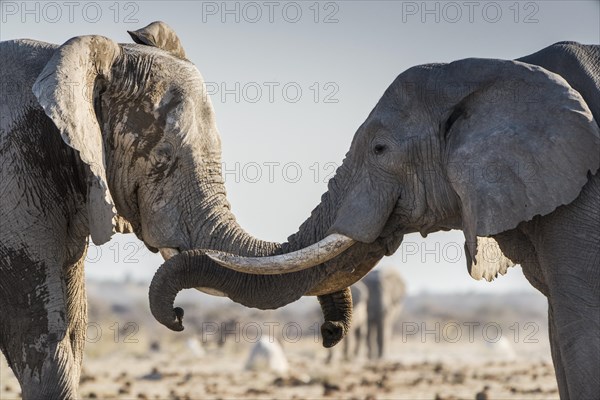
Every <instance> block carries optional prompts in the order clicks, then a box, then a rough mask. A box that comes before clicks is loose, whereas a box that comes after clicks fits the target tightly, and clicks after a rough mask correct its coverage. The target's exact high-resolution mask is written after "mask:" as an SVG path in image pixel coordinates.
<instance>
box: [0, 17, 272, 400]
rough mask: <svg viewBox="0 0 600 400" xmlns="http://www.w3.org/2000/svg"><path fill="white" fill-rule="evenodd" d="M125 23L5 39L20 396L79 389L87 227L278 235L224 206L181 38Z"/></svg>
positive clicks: (149, 235)
mask: <svg viewBox="0 0 600 400" xmlns="http://www.w3.org/2000/svg"><path fill="white" fill-rule="evenodd" d="M130 35H131V36H132V38H133V39H134V41H135V42H136V43H137V44H117V43H115V42H113V41H112V40H110V39H107V38H105V37H101V36H81V37H75V38H73V39H71V40H69V41H67V42H66V43H65V44H63V45H62V46H57V45H53V44H48V43H43V42H38V41H32V40H14V41H7V42H2V43H0V52H1V54H2V57H1V58H0V74H1V78H2V79H1V80H2V82H3V83H6V85H4V84H3V85H2V86H3V89H2V90H1V91H0V112H1V116H2V119H1V125H0V165H1V168H0V221H2V222H1V224H2V225H1V229H0V310H2V311H1V314H0V348H1V349H2V352H3V353H4V355H5V356H6V359H7V361H8V363H9V365H10V366H11V368H12V369H13V371H14V372H15V375H16V376H17V379H18V380H19V383H20V384H21V388H22V393H23V397H24V398H26V399H31V398H44V399H63V398H75V397H76V396H77V387H78V383H79V375H80V368H81V362H82V352H83V343H84V335H85V328H86V322H87V309H86V294H85V284H84V272H83V261H84V258H85V255H86V250H87V243H88V237H89V236H91V238H92V240H93V241H94V242H95V243H96V244H102V243H105V242H106V241H108V240H109V239H110V237H111V235H112V234H113V232H114V231H115V230H116V231H117V232H123V233H126V232H135V234H136V235H137V236H138V237H139V238H140V239H141V240H143V241H144V243H145V244H146V245H147V246H148V247H149V248H150V249H151V250H153V251H157V249H159V248H175V249H179V250H186V249H191V248H195V247H199V248H211V249H221V250H226V251H230V252H235V253H239V254H250V255H261V253H260V252H261V251H265V252H273V251H274V250H275V249H277V248H279V245H277V244H272V243H267V242H261V241H258V240H257V239H255V238H253V237H251V236H249V235H248V234H247V233H245V232H244V231H243V230H242V229H241V228H240V227H239V226H238V224H237V222H236V220H235V217H234V216H233V215H232V214H231V212H230V206H229V204H228V202H227V199H226V197H225V188H224V185H223V179H222V175H221V148H220V138H219V134H218V130H217V127H216V122H215V116H214V112H213V109H212V105H211V103H210V99H209V98H208V97H207V95H206V91H205V88H204V82H203V79H202V77H201V75H200V73H199V72H198V70H197V69H196V68H195V66H194V65H193V64H192V63H191V62H190V61H188V60H187V59H186V56H185V52H184V50H183V47H182V46H181V43H180V41H179V39H178V37H177V36H176V35H175V33H174V32H173V31H172V30H171V29H170V28H169V27H168V26H167V25H166V24H164V23H153V24H150V25H149V26H147V27H146V28H143V29H140V30H138V31H135V32H130ZM5 89H6V90H5ZM117 213H118V215H117Z"/></svg>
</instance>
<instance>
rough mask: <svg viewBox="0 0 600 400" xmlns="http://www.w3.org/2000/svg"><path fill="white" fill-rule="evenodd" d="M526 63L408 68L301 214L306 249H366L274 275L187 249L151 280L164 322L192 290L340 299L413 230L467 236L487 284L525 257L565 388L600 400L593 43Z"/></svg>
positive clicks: (597, 64)
mask: <svg viewBox="0 0 600 400" xmlns="http://www.w3.org/2000/svg"><path fill="white" fill-rule="evenodd" d="M522 60H523V61H524V62H519V61H502V60H486V59H467V60H461V61H457V62H454V63H450V64H432V65H424V66H418V67H414V68H411V69H409V70H407V71H405V72H404V73H402V74H401V75H399V76H398V78H397V79H396V80H395V81H394V82H393V83H392V84H391V85H390V87H389V88H388V89H387V90H386V91H385V93H384V95H383V97H382V98H381V100H380V101H379V103H378V104H377V105H376V106H375V108H374V109H373V111H372V112H371V114H370V115H369V117H368V118H367V119H366V121H365V122H364V123H363V124H362V125H361V126H360V127H359V129H358V131H357V132H356V135H355V137H354V139H353V141H352V144H351V147H350V150H349V152H348V153H347V155H346V159H345V160H344V162H343V164H342V166H341V167H340V168H339V169H338V171H337V173H336V176H335V177H334V178H332V180H331V181H330V184H329V190H328V192H327V193H326V194H325V195H324V196H323V198H322V202H321V204H320V205H319V206H318V207H317V208H316V209H315V211H314V212H313V215H312V216H311V218H310V219H309V220H308V221H307V223H305V224H309V225H310V226H313V229H312V230H313V232H314V234H313V241H312V242H311V243H314V242H316V241H317V240H320V239H321V238H322V237H323V235H324V233H325V232H327V233H339V234H344V235H346V236H349V237H351V238H353V239H355V240H356V241H357V242H358V243H357V244H355V245H354V246H352V247H350V248H349V249H348V250H346V251H345V252H344V253H342V254H341V255H339V256H338V257H336V258H334V259H332V260H330V261H328V262H326V263H324V264H321V265H317V266H315V267H313V268H312V269H309V270H305V271H301V272H295V273H291V274H288V275H271V276H264V275H259V276H252V275H245V274H240V273H236V272H233V271H231V270H228V269H225V268H219V267H217V266H215V265H214V264H212V263H211V262H210V261H208V260H207V259H206V258H205V257H203V253H202V252H198V251H195V252H188V253H185V254H181V255H180V256H178V257H177V258H176V259H171V260H169V262H167V263H166V264H165V265H163V266H162V267H161V268H160V269H159V270H158V271H157V274H156V276H155V278H154V280H153V283H152V285H151V288H150V289H151V291H150V301H151V309H152V311H153V313H154V315H155V317H156V318H157V319H158V320H159V321H160V322H162V323H163V324H165V325H167V326H169V327H171V328H173V329H177V328H181V321H180V320H179V319H177V320H176V319H174V314H173V311H172V304H173V300H174V298H175V295H176V293H177V292H178V291H179V290H181V289H183V288H189V287H194V286H207V287H213V288H215V289H218V290H220V291H221V292H223V293H225V294H226V295H227V296H229V297H230V298H231V299H233V300H234V301H237V302H240V303H242V304H245V305H247V306H251V307H258V308H277V307H280V306H282V305H285V304H287V303H289V302H291V301H294V300H295V299H297V298H298V297H300V296H302V295H305V294H308V295H319V296H326V295H328V294H331V293H332V294H334V295H336V293H337V292H340V291H341V290H343V289H344V288H345V287H347V286H348V285H350V284H352V283H354V282H355V281H356V280H358V279H360V278H361V277H362V276H363V275H365V274H366V273H367V272H368V271H369V270H370V269H371V268H372V267H373V266H374V265H375V263H376V262H377V261H378V260H379V258H381V257H382V256H383V255H384V254H391V253H393V252H394V251H395V250H396V249H397V247H398V246H399V244H400V242H401V238H402V236H403V235H404V234H407V233H412V232H420V233H421V234H422V235H423V236H425V235H427V234H428V233H431V232H436V231H440V230H449V229H461V230H462V231H463V232H464V234H465V238H466V246H465V248H466V254H467V259H468V268H469V271H470V273H471V275H472V276H474V277H477V278H480V277H484V278H486V279H492V278H493V277H495V276H496V275H497V274H498V273H504V272H505V271H506V268H508V267H509V266H511V265H513V264H515V263H519V264H521V266H522V267H523V271H524V274H525V276H526V277H527V279H528V280H529V281H530V282H531V284H532V285H533V286H535V287H536V288H537V289H539V290H540V291H541V292H542V293H544V294H545V295H546V296H547V297H548V302H549V321H550V341H551V345H552V356H553V360H554V365H555V369H556V374H557V379H558V384H559V390H560V395H561V397H562V398H564V399H568V398H573V399H579V398H595V397H597V394H598V393H600V378H599V375H598V374H597V372H598V371H599V370H600V360H599V357H598V354H600V337H599V332H600V326H599V325H600V322H599V321H600V289H599V287H598V281H599V273H600V233H599V232H600V230H598V229H597V227H598V226H599V225H600V202H599V201H598V198H599V196H600V177H599V176H598V173H597V171H598V167H599V164H600V129H599V127H598V123H597V121H598V120H599V118H600V105H599V101H600V100H599V99H600V95H599V92H600V47H599V46H597V45H594V46H589V45H580V44H577V43H558V44H555V45H553V46H550V47H548V48H546V49H543V50H541V51H540V52H538V53H535V54H532V55H530V56H527V57H524V58H523V59H522ZM315 213H316V215H315ZM315 217H317V218H318V221H319V222H320V224H321V226H320V227H318V225H317V226H315V223H316V222H315ZM300 234H301V235H302V237H303V238H306V236H305V235H306V234H307V233H306V232H305V231H303V229H302V227H301V230H300ZM297 235H298V234H296V235H294V236H292V237H291V239H295V238H296V237H297ZM309 244H310V243H309ZM291 248H292V249H295V248H296V247H295V246H294V245H292V246H291ZM281 250H283V251H287V248H286V247H285V246H284V248H283V249H281ZM274 292H277V293H276V294H275V295H273V293H274Z"/></svg>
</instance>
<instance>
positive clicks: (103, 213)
mask: <svg viewBox="0 0 600 400" xmlns="http://www.w3.org/2000/svg"><path fill="white" fill-rule="evenodd" d="M120 52H121V49H120V47H119V46H118V45H117V44H116V43H115V42H113V41H112V40H110V39H107V38H105V37H102V36H80V37H75V38H73V39H70V40H69V41H67V42H66V43H65V44H63V45H62V46H61V47H60V48H58V49H57V50H56V52H55V53H54V55H53V56H52V58H51V59H50V61H48V63H47V64H46V66H45V67H44V69H43V70H42V72H41V73H40V75H39V76H38V78H37V80H36V81H35V83H34V84H33V88H32V89H33V93H34V94H35V96H36V97H37V99H38V102H39V104H40V105H41V106H42V107H43V109H44V111H45V112H46V115H48V117H50V118H51V119H52V121H53V122H54V124H55V125H56V127H57V128H58V130H59V131H60V134H61V136H62V138H63V140H64V141H65V143H66V144H67V145H69V146H70V147H72V148H73V149H75V150H77V152H79V157H80V158H81V161H82V162H83V163H85V165H86V166H87V168H88V172H89V175H90V177H89V180H88V193H87V210H88V224H89V230H90V235H91V236H92V240H93V241H94V243H96V244H98V245H99V244H103V243H106V242H107V241H109V240H110V237H111V236H112V234H113V219H114V218H115V216H116V212H115V208H114V204H113V200H112V197H111V195H110V192H109V190H108V183H107V180H106V168H105V159H104V146H103V138H102V133H101V130H100V125H99V124H98V120H97V119H96V114H95V111H94V99H95V97H96V92H97V91H98V90H99V88H100V86H101V84H102V80H103V79H104V80H109V79H110V73H111V67H112V65H113V63H114V61H115V59H116V58H117V57H118V56H119V54H120Z"/></svg>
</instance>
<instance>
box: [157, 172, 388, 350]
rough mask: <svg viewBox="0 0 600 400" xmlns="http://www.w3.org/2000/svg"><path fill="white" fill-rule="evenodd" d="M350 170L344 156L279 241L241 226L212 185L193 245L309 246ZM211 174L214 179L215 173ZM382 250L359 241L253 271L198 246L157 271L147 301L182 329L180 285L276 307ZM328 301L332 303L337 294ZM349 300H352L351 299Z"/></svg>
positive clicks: (347, 281)
mask: <svg viewBox="0 0 600 400" xmlns="http://www.w3.org/2000/svg"><path fill="white" fill-rule="evenodd" d="M350 170H351V168H349V167H348V166H347V165H346V161H345V162H344V164H342V166H341V167H340V168H338V171H337V173H336V175H335V176H334V177H333V178H332V179H331V180H330V181H329V185H328V191H327V192H326V193H325V194H323V196H322V198H321V203H320V204H319V205H318V206H317V207H316V208H315V209H314V210H313V211H312V213H311V216H310V217H309V218H308V219H307V220H306V221H305V222H304V223H303V224H302V225H301V226H300V228H299V230H298V232H296V233H295V234H293V235H292V236H290V237H289V238H288V241H287V243H283V244H279V243H273V242H265V241H261V240H258V239H256V238H254V237H252V236H251V235H249V234H248V233H247V232H246V231H244V230H243V229H242V228H241V227H240V226H239V225H238V223H237V221H236V220H235V217H234V216H233V214H232V213H231V211H230V207H229V204H228V202H227V200H226V197H225V191H224V189H219V188H216V189H218V191H219V192H221V191H222V193H217V194H215V191H214V190H213V192H212V195H211V196H210V198H209V199H210V202H211V203H212V206H211V207H209V206H208V205H201V207H199V208H197V209H199V210H201V211H200V212H199V213H198V215H196V217H197V218H196V221H197V222H196V224H195V226H194V228H193V229H190V231H191V232H192V236H193V237H195V238H197V239H196V240H195V242H194V243H193V246H192V248H197V249H202V248H204V249H215V250H221V251H227V252H230V253H233V254H238V255H247V256H271V255H277V254H282V253H289V252H293V251H295V250H299V249H303V248H305V247H307V246H310V245H312V244H313V243H316V242H318V241H320V240H322V239H323V238H325V237H326V236H327V231H328V229H329V228H330V226H331V225H332V223H333V221H334V220H335V218H336V213H337V209H338V203H339V201H340V199H342V198H343V196H344V191H345V186H346V183H347V182H348V175H349V173H348V171H350ZM219 179H220V178H219ZM215 180H218V179H217V177H215ZM207 201H208V200H207ZM215 204H216V206H215ZM384 254H385V245H384V244H382V243H373V244H369V245H367V244H363V243H357V244H355V245H354V246H352V247H351V248H349V249H348V250H346V251H345V252H343V253H342V254H340V255H339V256H336V257H335V258H333V259H331V260H329V261H327V262H325V263H322V264H319V265H317V266H315V267H313V268H311V269H307V270H303V271H298V272H290V273H286V274H276V275H258V274H257V275H254V274H248V273H244V272H237V271H233V270H230V269H227V268H224V267H222V266H220V265H218V264H217V263H215V262H214V261H212V260H210V259H209V258H208V257H207V256H206V255H205V254H204V253H203V252H201V251H196V250H190V251H185V252H182V253H181V254H179V255H177V256H174V257H172V258H171V259H169V260H168V261H167V262H165V263H164V264H163V265H162V266H161V267H160V268H159V270H158V271H157V272H156V275H155V277H154V279H153V281H152V285H151V287H150V307H151V309H152V313H153V315H154V316H155V318H156V319H157V320H158V321H159V322H161V323H162V324H164V325H166V326H167V327H169V328H171V329H174V330H181V329H183V327H182V325H181V317H182V311H183V310H181V309H177V308H175V309H173V302H174V300H175V297H176V295H177V293H178V292H179V291H180V290H183V289H188V288H202V290H203V291H207V292H210V293H219V294H223V295H225V296H227V297H229V298H230V299H232V300H233V301H235V302H238V303H240V304H243V305H245V306H247V307H254V308H260V309H274V308H278V307H282V306H284V305H286V304H288V303H290V302H292V301H295V300H297V299H298V298H300V297H302V296H303V295H320V296H324V295H325V296H326V295H328V294H329V293H336V292H339V291H343V290H344V289H345V288H346V287H348V286H350V285H352V284H353V283H354V282H356V281H357V280H359V279H360V278H361V277H362V276H363V275H365V274H366V273H367V272H368V271H369V270H370V269H371V268H372V267H373V266H375V264H376V263H377V261H379V259H380V258H381V257H383V255H384ZM333 297H335V296H333ZM332 301H333V303H335V302H336V301H340V300H332ZM341 302H342V303H343V301H341ZM349 302H350V304H351V300H350V301H349ZM326 312H328V313H330V314H332V316H331V317H329V318H326V320H331V321H346V322H343V323H342V325H344V326H346V325H347V324H348V323H349V319H348V320H346V319H344V318H342V317H340V316H337V315H333V311H329V309H328V311H326ZM348 318H349V317H348ZM342 332H344V331H342ZM331 342H332V343H333V340H332V341H331ZM328 343H329V342H328ZM333 344H335V343H333ZM333 344H332V345H333Z"/></svg>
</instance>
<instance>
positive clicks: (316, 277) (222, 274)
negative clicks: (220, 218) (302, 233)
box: [149, 250, 324, 331]
mask: <svg viewBox="0 0 600 400" xmlns="http://www.w3.org/2000/svg"><path fill="white" fill-rule="evenodd" d="M323 274H324V271H323V270H322V269H317V270H311V271H310V272H308V271H302V272H297V273H292V274H286V275H269V276H265V275H251V274H244V273H241V272H236V271H232V270H229V269H226V268H222V267H220V266H219V265H218V264H216V263H215V262H213V261H212V260H210V259H209V258H208V257H206V256H205V255H204V254H203V253H202V251H200V250H190V251H185V252H183V253H180V254H179V255H177V256H175V257H172V258H171V259H169V260H168V261H166V262H165V263H164V264H163V265H162V266H161V267H160V268H159V269H158V271H157V272H156V274H155V275H154V278H153V279H152V283H151V284H150V293H149V297H150V310H151V312H152V315H153V316H154V318H156V320H157V321H158V322H160V323H161V324H163V325H165V326H166V327H168V328H170V329H172V330H175V331H181V330H183V324H182V320H183V310H182V309H181V308H179V307H176V308H173V303H174V301H175V297H176V296H177V293H178V292H179V291H180V290H182V289H191V288H196V287H205V288H211V289H212V290H215V291H218V292H222V293H224V294H226V295H227V296H228V297H229V298H231V299H232V300H233V301H235V302H237V303H240V304H242V305H244V306H246V307H252V308H259V309H263V310H266V309H275V308H279V307H282V306H284V305H286V304H289V303H291V302H293V301H295V300H297V299H299V298H300V297H302V295H303V294H304V293H306V292H307V291H308V290H310V288H311V287H313V286H314V285H315V284H316V282H318V281H320V280H322V279H323ZM294 275H295V276H294Z"/></svg>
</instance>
